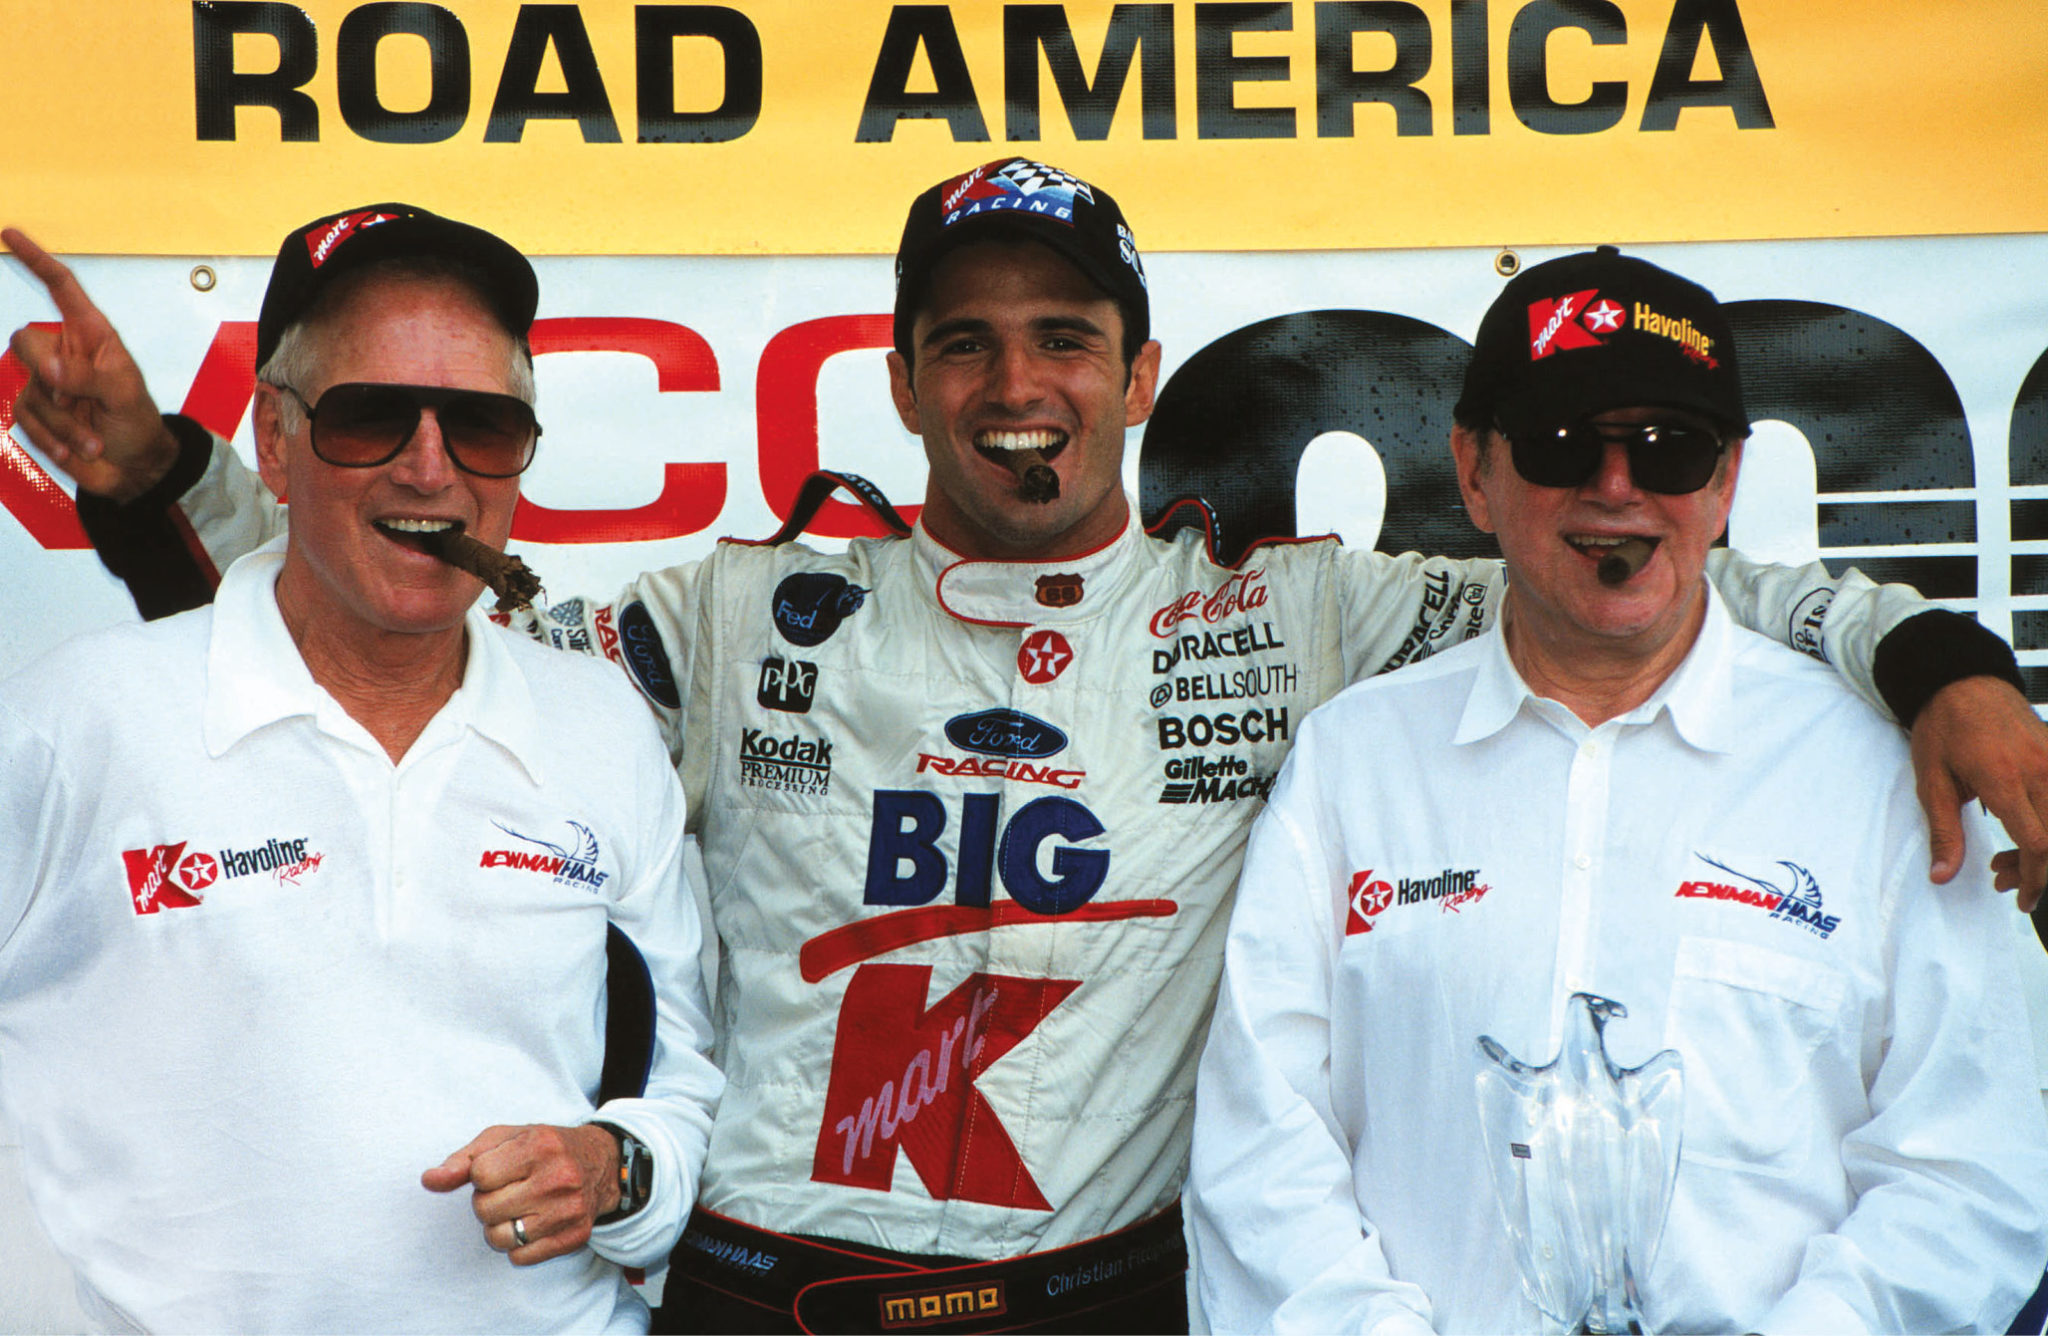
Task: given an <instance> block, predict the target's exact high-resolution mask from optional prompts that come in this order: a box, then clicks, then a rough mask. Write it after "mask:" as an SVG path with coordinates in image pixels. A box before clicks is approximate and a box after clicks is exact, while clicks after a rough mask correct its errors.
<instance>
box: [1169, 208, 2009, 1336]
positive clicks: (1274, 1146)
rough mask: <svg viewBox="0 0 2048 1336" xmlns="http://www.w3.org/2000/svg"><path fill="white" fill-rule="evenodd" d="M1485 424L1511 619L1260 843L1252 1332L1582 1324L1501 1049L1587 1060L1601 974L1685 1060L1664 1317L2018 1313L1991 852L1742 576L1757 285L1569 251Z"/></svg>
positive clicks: (1245, 1264) (1740, 1321)
mask: <svg viewBox="0 0 2048 1336" xmlns="http://www.w3.org/2000/svg"><path fill="white" fill-rule="evenodd" d="M1458 421H1459V426H1458V428H1457V430H1456V434H1455V437H1454V441H1453V449H1454V452H1455V454H1456V457H1457V464H1458V474H1459V480H1460V484H1461V487H1462V489H1463V491H1464V494H1465V499H1466V505H1467V508H1468V510H1469V511H1470V513H1471V515H1472V518H1473V519H1474V521H1475V522H1476V523H1477V524H1478V525H1479V526H1480V527H1481V528H1483V529H1487V530H1489V531H1492V532H1494V533H1496V534H1497V535H1498V536H1499V539H1500V543H1501V548H1502V551H1503V553H1504V554H1505V556H1506V558H1507V564H1508V570H1509V580H1510V585H1509V595H1508V601H1507V606H1506V612H1505V614H1504V621H1503V628H1502V630H1500V631H1499V632H1496V633H1493V634H1489V635H1488V636H1486V637H1484V638H1482V639H1480V640H1476V641H1474V642H1472V643H1470V644H1468V645H1465V646H1462V647H1460V648H1457V649H1453V650H1450V651H1448V652H1446V653H1444V654H1441V655H1438V656H1437V657H1436V658H1435V659H1433V660H1431V661H1429V662H1427V663H1425V664H1422V665H1420V666H1418V667H1414V668H1410V669H1408V670H1407V671H1405V672H1402V673H1398V674H1394V675H1392V676H1389V677H1383V678H1377V679H1374V680H1372V681H1370V682H1368V683H1365V684H1362V685H1360V686H1357V687H1354V688H1352V689H1350V690H1349V691H1346V692H1345V693H1343V694H1342V695H1340V696H1338V697H1337V698H1336V699H1335V700H1333V701H1332V702H1331V703H1330V704H1328V705H1326V706H1324V707H1323V708H1322V709H1320V710H1318V711H1317V712H1316V713H1315V714H1314V715H1312V716H1311V717H1310V719H1309V720H1308V722H1307V724H1306V726H1305V727H1304V728H1303V729H1302V733H1301V738H1300V740H1299V741H1298V742H1297V744H1296V746H1295V750H1294V752H1293V755H1292V756H1291V757H1290V759H1289V760H1288V763H1287V766H1286V768H1285V769H1284V770H1283V772H1282V774H1281V776H1280V779H1279V781H1278V783H1277V785H1276V786H1275V789H1274V792H1273V796H1272V800H1271V803H1270V805H1269V806H1268V808H1267V811H1266V813H1265V815H1264V816H1263V817H1262V819H1261V820H1260V822H1259V824H1258V826H1257V828H1256V830H1255V832H1254V834H1253V837H1252V842H1251V845H1250V850H1249V853H1248V856H1247V858H1246V861H1245V867H1244V877H1243V881H1242V883H1241V886H1240V890H1239V898H1238V902H1237V906H1236V911H1235V914H1234V916H1233V919H1232V924H1231V929H1230V938H1229V945H1228V949H1227V952H1226V964H1225V969H1224V979H1223V986H1222V993H1221V996H1220V998H1219V1000H1218V1004H1217V1009H1216V1017H1215V1023H1214V1027H1213V1029H1212V1031H1211V1035H1210V1039H1209V1045H1208V1049H1207V1051H1206V1053H1205V1055H1204V1057H1203V1060H1202V1066H1201V1073H1200V1078H1199V1082H1198V1087H1197V1098H1196V1109H1197V1113H1196V1127H1195V1145H1194V1164H1193V1178H1192V1191H1191V1197H1192V1202H1193V1209H1192V1212H1191V1215H1192V1220H1193V1227H1194V1230H1195V1234H1196V1238H1197V1240H1198V1242H1199V1244H1200V1254H1201V1259H1202V1266H1203V1272H1202V1299H1203V1303H1204V1306H1205V1308H1206V1309H1207V1312H1208V1315H1209V1319H1210V1321H1211V1322H1212V1324H1214V1326H1215V1328H1216V1329H1217V1330H1219V1331H1240V1330H1253V1329H1277V1330H1307V1331H1359V1330H1367V1329H1371V1330H1383V1331H1423V1330H1428V1329H1431V1328H1434V1329H1435V1330H1440V1331H1512V1330H1533V1329H1535V1328H1537V1327H1538V1326H1539V1325H1541V1318H1540V1316H1539V1313H1538V1310H1537V1308H1536V1306H1535V1305H1534V1304H1533V1303H1532V1301H1531V1299H1530V1298H1529V1297H1528V1295H1527V1294H1526V1292H1525V1290H1524V1287H1523V1284H1522V1282H1521V1279H1520V1275H1519V1272H1518V1269H1517V1264H1516V1260H1515V1254H1514V1252H1513V1250H1512V1245H1511V1243H1510V1237H1509V1234H1508V1232H1507V1228H1506V1226H1505V1225H1504V1223H1503V1211H1502V1209H1501V1207H1500V1206H1499V1205H1498V1204H1497V1200H1496V1193H1495V1186H1494V1181H1493V1179H1494V1170H1493V1167H1492V1166H1491V1165H1490V1164H1489V1163H1488V1150H1487V1142H1486V1138H1485V1137H1484V1135H1483V1134H1482V1130H1481V1121H1480V1111H1479V1101H1478V1097H1477V1094H1476V1091H1475V1077H1476V1073H1477V1070H1478V1066H1479V1064H1478V1061H1477V1052H1478V1050H1477V1045H1476V1040H1477V1039H1478V1037H1479V1036H1481V1035H1488V1036H1491V1037H1493V1038H1494V1039H1496V1040H1498V1041H1499V1043H1500V1045H1501V1046H1502V1047H1503V1048H1505V1050H1506V1051H1507V1052H1508V1053H1509V1054H1513V1055H1515V1056H1517V1057H1519V1058H1521V1059H1523V1060H1525V1061H1527V1062H1529V1063H1531V1064H1536V1065H1540V1064H1543V1063H1547V1062H1549V1061H1550V1059H1551V1057H1552V1055H1554V1054H1556V1053H1557V1052H1558V1051H1559V1047H1560V1043H1561V1042H1562V1041H1563V1040H1564V1038H1565V1036H1566V1034H1567V1031H1568V1017H1569V1013H1568V1010H1567V1004H1568V1001H1569V999H1570V998H1571V996H1572V995H1573V994H1576V993H1589V994H1595V995H1597V996H1599V997H1602V998H1607V999H1612V1000H1614V1001H1616V1002H1619V1003H1620V1004H1622V1006H1623V1007H1625V1008H1626V1016H1625V1018H1624V1017H1621V1016H1616V1017H1614V1018H1612V1019H1611V1020H1609V1022H1608V1023H1607V1026H1606V1031H1605V1036H1606V1042H1607V1045H1608V1050H1609V1052H1610V1054H1611V1055H1612V1057H1613V1059H1614V1060H1615V1061H1616V1062H1617V1063H1619V1064H1621V1065H1622V1066H1625V1067H1633V1066H1635V1065H1638V1064H1641V1063H1644V1062H1645V1061H1647V1060H1649V1059H1650V1058H1652V1057H1653V1055H1655V1054H1657V1053H1658V1052H1659V1051H1660V1050H1663V1049H1666V1048H1670V1049H1676V1050H1677V1051H1678V1053H1679V1054H1680V1055H1681V1058H1682V1061H1683V1071H1684V1078H1683V1080H1684V1094H1683V1109H1682V1126H1683V1142H1682V1150H1681V1152H1680V1157H1679V1161H1678V1167H1677V1177H1676V1181H1675V1186H1674V1187H1673V1190H1672V1198H1671V1205H1670V1209H1669V1215H1668V1218H1667V1221H1666V1224H1665V1227H1664V1231H1663V1238H1662V1244H1661V1247H1660V1248H1659V1250H1658V1251H1657V1252H1656V1254H1655V1259H1654V1263H1653V1264H1652V1265H1651V1266H1650V1268H1649V1270H1648V1272H1647V1274H1645V1275H1642V1276H1641V1277H1640V1280H1641V1293H1640V1305H1641V1311H1642V1313H1643V1315H1644V1317H1645V1318H1646V1319H1647V1324H1646V1325H1647V1327H1648V1328H1649V1329H1652V1330H1667V1329H1668V1330H1684V1331H1765V1332H1768V1331H1781V1330H1782V1331H1815V1330H1823V1329H1825V1330H1850V1329H1856V1330H1889V1331H1937V1330H1957V1329H1964V1328H1974V1329H1978V1330H2001V1331H2002V1330H2004V1325H2005V1323H2006V1321H2007V1320H2008V1319H2009V1318H2010V1317H2011V1316H2012V1314H2013V1313H2014V1312H2015V1311H2016V1310H2017V1309H2018V1307H2019V1306H2020V1304H2021V1302H2022V1300H2023V1299H2024V1298H2025V1297H2026V1295H2027V1293H2028V1291H2029V1290H2030V1289H2032V1288H2033V1285H2034V1283H2035V1282H2036V1281H2038V1279H2039V1278H2040V1275H2041V1267H2042V1261H2043V1258H2044V1256H2048V1221H2044V1217H2043V1214H2042V1206H2043V1204H2044V1203H2048V1150H2044V1132H2043V1126H2042V1114H2041V1106H2040V1102H2039V1099H2038V1097H2037V1095H2036V1092H2035V1090H2034V1082H2033V1080H2032V1075H2033V1073H2032V1071H2031V1067H2030V1064H2029V1061H2028V1057H2029V1055H2030V1054H2031V1052H2032V1050H2031V1047H2030V1044H2029V1039H2028V1035H2027V1028H2026V1019H2025V1017H2024V1015H2023V1013H2022V1011H2021V1009H2020V1006H2019V1003H2018V1001H2017V998H2018V990H2017V989H2016V988H2015V986H2014V984H2013V981H2012V968H2011V966H2012V961H2011V957H2010V954H2009V952H2010V947H2009V945H2008V941H2007V935H2006V934H2005V932H2004V931H2003V929H2002V927H2001V920H2000V919H1999V917H1998V915H1999V908H2000V907H1999V905H1998V904H1997V902H1996V900H1995V899H1994V897H1993V895H1992V893H1991V890H1990V886H1989V877H1988V875H1987V874H1986V873H1985V872H1984V871H1983V867H1984V858H1985V855H1986V854H1987V853H1988V850H1987V849H1985V848H1982V847H1979V848H1976V849H1974V850H1973V851H1972V852H1973V859H1972V866H1973V867H1974V868H1975V869H1977V870H1976V871H1974V872H1973V873H1971V874H1969V875H1968V876H1967V878H1966V882H1967V884H1959V885H1953V886H1948V887H1935V886H1933V885H1931V884H1930V883H1929V882H1928V879H1927V871H1926V870H1927V851H1926V843H1925V842H1926V832H1925V827H1924V825H1923V823H1922V822H1920V821H1919V820H1917V819H1916V810H1915V800H1914V788H1913V780H1912V774H1911V771H1910V769H1909V767H1908V764H1907V757H1906V748H1905V745H1904V743H1903V740H1902V739H1901V738H1899V736H1898V734H1897V732H1896V730H1894V729H1892V728H1889V727H1887V726H1886V725H1885V724H1884V723H1883V722H1882V721H1881V720H1880V719H1879V718H1878V717H1877V716H1876V715H1875V714H1874V713H1873V712H1872V711H1871V710H1870V709H1869V708H1868V707H1867V706H1865V705H1863V704H1862V703H1861V702H1859V701H1857V700H1856V699H1854V698H1853V697H1852V696H1851V695H1850V694H1849V693H1848V692H1846V691H1844V690H1842V688H1841V686H1840V685H1839V683H1838V682H1837V681H1835V680H1834V678H1833V675H1832V674H1830V673H1828V672H1827V671H1825V670H1824V669H1821V668H1819V667H1818V666H1817V665H1816V664H1814V663H1813V662H1812V661H1810V660H1807V659H1804V658H1802V657H1800V656H1798V655H1795V654H1793V653H1791V652H1789V651H1787V650H1785V649H1783V648H1781V647H1779V646H1777V645H1774V644H1769V643H1767V642H1765V641H1764V640H1762V639H1761V638H1759V637H1757V636H1755V635H1753V634H1751V633H1749V632H1746V631H1743V630H1741V629H1740V628H1738V627H1736V626H1734V625H1733V624H1732V623H1731V622H1730V620H1729V618H1728V617H1727V615H1726V613H1725V611H1724V610H1723V609H1722V607H1721V605H1720V602H1719V599H1718V596H1717V595H1715V594H1714V592H1713V591H1712V590H1711V589H1710V588H1709V587H1708V585H1707V583H1706V582H1705V581H1704V580H1703V579H1702V576H1701V570H1702V563H1703V561H1704V558H1705V554H1706V551H1707V548H1708V546H1709V544H1710V543H1711V542H1712V541H1713V540H1714V538H1715V537H1716V536H1717V535H1718V534H1720V532H1721V531H1722V529H1723V528H1724V526H1725V525H1726V522H1727V518H1728V512H1729V507H1730V504H1731V502H1732V499H1733V495H1734V487H1735V476H1736V469H1737V466H1738V464H1739V462H1740V457H1741V448H1742V437H1744V436H1746V435H1747V432H1748V420H1747V418H1746V416H1745V415H1744V413H1743V410H1742V404H1741V395H1740V387H1739V384H1738V381H1737V375H1736V370H1735V366H1734V361H1733V349H1732V347H1731V345H1730V341H1729V338H1728V334H1727V329H1726V325H1725V323H1724V322H1723V321H1722V320H1721V318H1720V314H1719V308H1718V306H1717V305H1716V304H1715V303H1714V301H1713V299H1712V297H1711V295H1710V294H1708V293H1707V292H1706V291H1705V290H1704V289H1701V288H1698V287H1696V286H1695V285H1693V284H1690V283H1688V282H1686V281H1685V280H1683V279H1680V278H1678V277H1677V276H1676V275H1672V274H1669V273H1667V272H1665V271H1663V270H1659V269H1656V268H1655V267H1654V266H1651V265H1648V264H1645V263H1643V262H1641V261H1637V260H1634V259H1630V258H1627V257H1623V256H1620V255H1618V254H1616V253H1615V252H1614V251H1612V250H1611V249H1610V248H1602V250H1601V251H1599V252H1595V253H1589V254H1585V255H1579V256H1572V257H1567V258H1565V259H1563V260H1558V261H1553V262H1551V263H1550V264H1546V265H1543V266H1539V267H1537V268H1535V269H1532V270H1530V271H1528V272H1527V273H1526V274H1524V275H1523V276H1522V277H1521V278H1518V279H1517V280H1516V281H1515V282H1514V283H1512V284H1510V285H1509V286H1508V288H1507V289H1506V290H1505V291H1504V292H1503V294H1502V296H1501V299H1500V301H1499V302H1497V303H1496V304H1495V306H1494V308H1493V310H1492V311H1490V312H1489V314H1488V316H1487V318H1486V321H1485V323H1484V324H1483V325H1482V326H1481V329H1480V336H1479V340H1478V344H1477V348H1476V351H1475V354H1474V361H1473V367H1472V371H1471V373H1470V375H1469V376H1468V378H1467V381H1466V389H1465V395H1464V397H1463V399H1462V400H1461V401H1460V403H1459V408H1458ZM1515 1153H1517V1154H1520V1153H1523V1151H1522V1150H1517V1151H1516V1152H1515ZM1567 1320H1569V1319H1567Z"/></svg>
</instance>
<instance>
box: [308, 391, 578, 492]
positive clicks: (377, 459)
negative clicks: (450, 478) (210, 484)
mask: <svg viewBox="0 0 2048 1336" xmlns="http://www.w3.org/2000/svg"><path fill="white" fill-rule="evenodd" d="M278 388H280V389H282V390H283V391H284V392H285V393H287V394H289V395H291V397H292V398H294V399H297V400H298V401H299V404H300V406H301V407H303V408H304V409H305V410H306V416H307V419H308V420H309V421H310V422H311V423H312V425H313V453H314V454H316V455H318V456H319V457H320V458H321V459H323V460H325V461H326V462H327V463H329V464H333V465H336V466H337V467H340V468H345V469H367V468H375V467H376V466H377V465H379V464H388V463H390V462H391V461H392V460H394V459H396V458H398V454H399V452H400V451H401V450H403V449H405V447H406V445H407V443H408V442H410V441H411V440H412V438H413V433H414V432H416V431H418V430H419V427H420V412H421V410H422V409H427V408H431V409H433V410H434V420H435V421H436V422H437V423H439V424H440V427H441V442H442V444H444V445H446V446H447V447H448V458H449V459H451V460H453V461H454V463H455V467H456V468H459V469H461V470H462V471H463V472H464V473H474V474H476V475H477V476H478V477H480V478H510V477H515V476H517V475H518V474H520V473H522V472H524V471H525V469H526V466H527V465H528V464H531V463H532V462H533V452H534V448H535V447H536V446H537V445H538V444H539V441H540V424H539V423H538V422H536V421H534V417H533V405H531V404H529V403H527V402H526V401H525V400H523V399H515V398H513V397H512V396H511V395H509V394H491V393H489V392H487V391H484V390H453V389H447V388H445V387H442V386H438V385H383V384H365V383H360V382H355V381H351V382H349V383H347V384H342V385H330V386H328V387H327V390H326V392H325V393H323V394H322V395H321V396H320V402H319V403H317V404H311V403H307V402H306V396H304V395H303V394H300V393H299V392H298V391H297V390H295V389H293V388H292V387H291V386H289V385H283V386H279V387H278Z"/></svg>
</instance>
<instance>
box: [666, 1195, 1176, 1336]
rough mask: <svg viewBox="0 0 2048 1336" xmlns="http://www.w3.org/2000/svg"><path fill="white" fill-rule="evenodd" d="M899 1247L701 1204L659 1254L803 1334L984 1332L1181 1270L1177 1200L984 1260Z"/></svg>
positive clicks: (1172, 1279)
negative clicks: (923, 1255) (1075, 1238)
mask: <svg viewBox="0 0 2048 1336" xmlns="http://www.w3.org/2000/svg"><path fill="white" fill-rule="evenodd" d="M930 1263H946V1259H941V1258H927V1259H923V1261H922V1263H921V1262H919V1261H912V1260H909V1259H907V1258H906V1257H905V1256H904V1255H903V1254H900V1253H899V1254H890V1253H886V1252H882V1251H879V1250H869V1249H863V1248H861V1247H859V1246H858V1245H855V1244H849V1243H841V1242H837V1241H829V1242H819V1241H814V1240H811V1239H805V1238H800V1237H797V1236H795V1235H791V1234H777V1233H774V1232H773V1231H770V1230H765V1229H756V1228H754V1227H753V1226H752V1225H746V1224H742V1223H740V1222H739V1221H737V1220H734V1219H731V1218H730V1217H728V1216H722V1215H719V1214H717V1213H716V1212H713V1211H707V1210H705V1209H703V1208H702V1207H699V1208H697V1209H696V1210H694V1211H692V1212H691V1213H690V1221H689V1224H688V1226H687V1227H686V1228H685V1229H684V1231H683V1238H682V1241H681V1242H680V1243H679V1244H677V1245H676V1250H675V1253H674V1255H673V1256H672V1257H671V1258H670V1259H669V1268H670V1273H671V1283H672V1284H673V1282H674V1278H675V1276H676V1275H677V1274H681V1275H684V1276H687V1277H689V1278H690V1279H691V1280H693V1281H695V1282H697V1283H699V1284H703V1285H707V1286H709V1287H711V1288H713V1289H717V1290H721V1291H723V1292H725V1293H727V1294H731V1295H733V1296H735V1297H737V1298H741V1299H745V1300H747V1301H748V1302H750V1303H755V1304H759V1305H761V1306H762V1307H764V1308H772V1309H775V1310H777V1311H780V1312H785V1313H789V1314H791V1315H792V1316H793V1317H794V1318H795V1320H796V1322H797V1324H798V1326H799V1327H801V1328H802V1329H803V1330H805V1331H814V1332H894V1331H916V1332H985V1331H1003V1330H1010V1329H1013V1328H1019V1327H1029V1326H1032V1325H1034V1324H1036V1323H1040V1322H1045V1321H1049V1320H1052V1319H1057V1318H1065V1317H1072V1316H1074V1315H1077V1314H1080V1313H1084V1312H1086V1311H1087V1310H1089V1309H1091V1308H1094V1307H1097V1306H1099V1305H1102V1304H1105V1303H1109V1302H1112V1301H1116V1300H1122V1299H1125V1298H1127V1297H1128V1296H1130V1295H1131V1294H1133V1293H1136V1292H1140V1291H1144V1290H1149V1289H1152V1288H1154V1287H1157V1286H1161V1285H1167V1284H1171V1285H1173V1286H1175V1287H1178V1286H1180V1285H1181V1284H1182V1283H1183V1281H1182V1276H1183V1275H1184V1274H1185V1273H1186V1271H1187V1250H1186V1245H1185V1244H1184V1243H1183V1242H1182V1239H1181V1219H1180V1206H1179V1205H1178V1203H1176V1204H1175V1205H1173V1206H1169V1207H1168V1208H1167V1209H1166V1210H1164V1211H1161V1212H1159V1213H1158V1214H1157V1215H1154V1216H1151V1217H1150V1218H1148V1219H1145V1220H1141V1221H1139V1222H1138V1223H1137V1224H1135V1225H1132V1226H1130V1227H1129V1228H1127V1229H1121V1230H1118V1231H1117V1232H1116V1233H1114V1234H1104V1235H1102V1236H1101V1237H1099V1238H1093V1239H1089V1240H1087V1241H1086V1242H1083V1243H1076V1244H1071V1245H1069V1246H1067V1247H1064V1248H1053V1249H1049V1250H1047V1251H1045V1252H1035V1253H1025V1254H1023V1255H1022V1256H1018V1257H1005V1258H1000V1259H998V1260H996V1261H993V1262H975V1261H967V1260H961V1261H957V1262H952V1263H950V1264H940V1265H931V1264H930Z"/></svg>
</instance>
